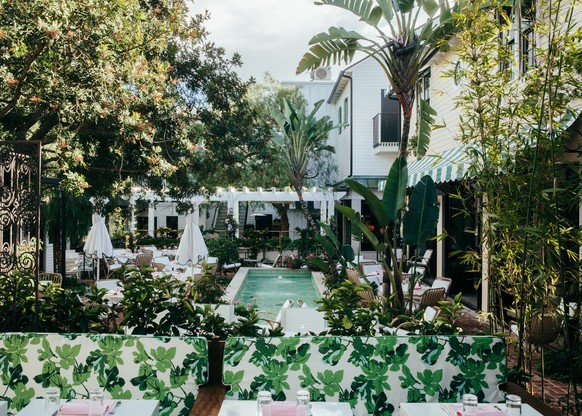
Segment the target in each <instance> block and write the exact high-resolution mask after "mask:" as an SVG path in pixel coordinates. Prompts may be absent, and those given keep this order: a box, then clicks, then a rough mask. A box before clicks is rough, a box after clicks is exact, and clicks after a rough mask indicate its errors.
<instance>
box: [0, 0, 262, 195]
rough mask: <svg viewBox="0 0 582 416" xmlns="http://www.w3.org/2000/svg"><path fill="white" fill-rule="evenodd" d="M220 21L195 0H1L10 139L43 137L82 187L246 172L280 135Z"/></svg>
mask: <svg viewBox="0 0 582 416" xmlns="http://www.w3.org/2000/svg"><path fill="white" fill-rule="evenodd" d="M208 18H209V16H208V15H207V14H199V15H194V16H190V15H189V12H188V7H187V2H186V1H184V0H178V1H172V2H165V1H164V2H162V1H158V0H155V1H147V2H144V1H139V0H129V1H124V2H111V1H107V0H96V1H94V2H91V3H87V2H83V1H80V0H72V1H68V2H57V1H40V0H32V1H27V2H13V1H7V0H0V86H1V87H0V139H3V140H15V139H27V140H40V141H41V142H42V144H43V166H44V169H45V174H47V175H50V176H56V177H59V178H61V179H62V182H61V186H62V187H64V188H65V189H67V190H68V191H69V192H71V193H79V192H81V191H83V190H84V189H87V188H88V187H90V190H89V193H90V194H93V195H96V194H101V195H107V194H111V193H120V194H123V193H126V192H127V191H128V189H129V188H130V186H131V185H132V184H135V183H140V184H142V185H146V186H148V187H149V188H150V189H153V190H162V189H164V190H165V191H167V192H168V193H169V194H170V195H172V196H175V197H176V198H181V197H184V196H191V195H192V194H194V193H197V192H199V191H200V190H201V189H202V188H203V187H206V188H212V187H213V186H216V185H217V184H218V185H222V184H225V183H228V182H229V179H230V178H235V179H236V176H237V175H240V171H241V169H240V167H241V166H242V165H243V164H252V163H253V162H254V163H255V164H257V163H258V160H260V158H255V157H253V155H254V154H258V153H260V152H261V151H262V152H264V151H265V150H264V149H265V147H266V146H265V141H266V140H267V139H268V137H265V134H263V131H262V130H261V126H262V123H261V122H260V121H261V120H259V119H258V115H257V113H256V112H255V111H254V109H253V108H252V107H251V106H250V105H248V101H247V99H246V93H247V88H248V86H249V85H250V83H249V82H243V81H241V80H240V78H239V77H238V76H237V75H236V73H235V72H234V68H235V67H237V66H240V65H241V61H240V57H239V56H238V55H234V56H233V57H232V58H227V57H226V56H225V52H224V49H222V48H220V47H218V46H216V45H215V44H213V43H212V42H210V41H208V40H207V38H206V35H207V34H206V31H205V29H204V22H205V21H206V20H207V19H208ZM257 120H258V121H257ZM266 131H267V130H266V129H265V130H264V132H266Z"/></svg>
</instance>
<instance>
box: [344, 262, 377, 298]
mask: <svg viewBox="0 0 582 416" xmlns="http://www.w3.org/2000/svg"><path fill="white" fill-rule="evenodd" d="M346 273H347V276H348V280H349V281H351V282H352V283H355V284H357V285H359V284H360V283H361V281H360V276H359V275H358V272H357V271H356V270H353V269H347V270H346ZM358 296H359V297H361V298H362V300H361V301H360V305H361V306H363V307H368V306H370V303H371V302H372V301H373V300H374V299H375V296H374V293H373V292H372V291H371V290H360V291H359V292H358Z"/></svg>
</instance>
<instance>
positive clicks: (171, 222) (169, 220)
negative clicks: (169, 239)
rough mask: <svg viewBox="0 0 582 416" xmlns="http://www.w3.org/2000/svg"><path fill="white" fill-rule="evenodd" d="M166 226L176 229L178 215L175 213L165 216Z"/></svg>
mask: <svg viewBox="0 0 582 416" xmlns="http://www.w3.org/2000/svg"><path fill="white" fill-rule="evenodd" d="M166 227H168V228H171V229H172V230H177V229H178V216H176V215H168V216H166Z"/></svg>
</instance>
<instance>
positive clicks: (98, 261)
mask: <svg viewBox="0 0 582 416" xmlns="http://www.w3.org/2000/svg"><path fill="white" fill-rule="evenodd" d="M99 272H101V260H99V257H97V280H96V281H97V282H98V281H99Z"/></svg>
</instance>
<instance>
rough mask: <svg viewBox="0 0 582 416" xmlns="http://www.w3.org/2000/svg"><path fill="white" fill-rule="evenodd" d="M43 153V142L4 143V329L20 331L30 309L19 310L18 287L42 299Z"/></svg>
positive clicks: (0, 275) (0, 248)
mask: <svg viewBox="0 0 582 416" xmlns="http://www.w3.org/2000/svg"><path fill="white" fill-rule="evenodd" d="M40 152H41V144H40V142H33V141H8V142H0V283H1V284H0V286H1V287H2V288H3V290H2V293H3V294H2V298H1V299H0V307H1V308H2V309H3V312H4V314H3V315H4V319H5V321H4V322H1V323H0V326H1V327H3V328H2V329H4V330H20V329H21V328H20V324H21V320H22V319H23V318H24V316H25V315H26V313H27V312H28V311H25V310H18V308H20V307H21V302H20V301H19V299H17V297H20V296H22V295H23V293H22V292H21V291H20V290H16V288H24V289H25V290H28V291H33V293H29V294H28V296H29V298H30V297H31V296H34V297H35V300H36V302H38V295H37V293H38V291H37V290H35V288H37V286H38V272H39V250H40V183H41V164H40V160H41V156H40V155H41V153H40ZM13 289H14V290H13ZM6 308H11V309H12V310H6ZM34 309H35V310H37V309H38V308H34ZM26 319H27V320H28V319H30V317H27V318H26ZM35 322H37V319H35Z"/></svg>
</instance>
